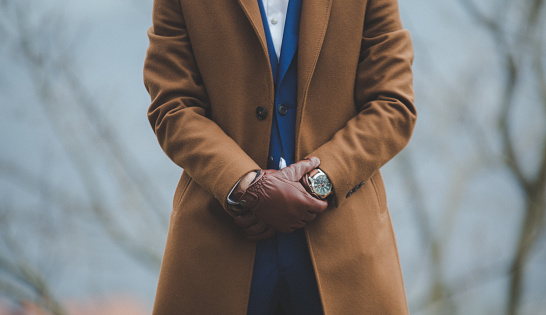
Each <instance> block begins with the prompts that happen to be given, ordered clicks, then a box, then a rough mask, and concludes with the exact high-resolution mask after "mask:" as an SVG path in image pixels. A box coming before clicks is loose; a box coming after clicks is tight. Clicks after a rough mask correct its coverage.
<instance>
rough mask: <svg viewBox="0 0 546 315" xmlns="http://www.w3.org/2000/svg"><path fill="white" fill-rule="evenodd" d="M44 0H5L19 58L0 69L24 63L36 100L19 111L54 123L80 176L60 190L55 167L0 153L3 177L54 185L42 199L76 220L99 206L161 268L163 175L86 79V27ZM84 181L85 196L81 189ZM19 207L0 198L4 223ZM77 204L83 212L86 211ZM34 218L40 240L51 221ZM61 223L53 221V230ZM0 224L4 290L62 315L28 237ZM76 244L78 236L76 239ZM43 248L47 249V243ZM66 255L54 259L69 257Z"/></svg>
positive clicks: (106, 223) (10, 44) (14, 69)
mask: <svg viewBox="0 0 546 315" xmlns="http://www.w3.org/2000/svg"><path fill="white" fill-rule="evenodd" d="M38 2H39V1H35V0H17V1H7V0H1V1H0V42H2V47H3V50H2V51H1V52H0V53H2V54H3V55H4V56H5V57H6V58H10V59H11V60H12V63H11V65H10V68H9V69H10V70H11V71H2V73H1V76H2V79H4V80H6V81H7V80H13V79H12V78H15V79H18V74H19V73H20V72H23V73H24V76H26V77H28V78H29V82H30V86H27V85H24V84H19V85H20V86H24V89H21V91H19V93H25V94H28V93H29V92H28V91H29V90H30V91H34V93H35V95H36V98H37V102H36V103H33V104H32V106H22V107H20V109H19V110H21V111H23V112H24V114H25V115H40V114H41V113H42V114H43V117H41V119H45V120H46V121H47V122H48V123H49V126H50V128H51V129H52V130H53V132H54V136H55V138H56V139H57V140H58V141H59V142H60V144H61V145H62V148H63V149H64V151H65V153H64V154H65V156H66V157H67V159H68V161H69V162H70V164H67V165H64V166H63V167H65V168H72V169H73V170H74V171H75V172H74V173H75V174H76V175H77V177H76V178H74V181H75V182H72V183H66V184H65V185H63V186H64V187H62V188H60V189H59V188H58V186H59V185H58V184H57V183H56V178H55V176H48V175H49V174H46V173H47V172H44V174H41V173H40V172H39V171H37V170H36V168H35V167H33V166H32V165H28V163H25V161H24V160H23V159H21V160H18V161H15V160H13V161H10V160H6V159H5V158H2V157H0V176H1V177H2V179H3V180H7V181H10V182H11V183H15V184H19V185H20V187H22V189H23V190H25V191H26V192H28V194H29V195H34V196H39V195H40V192H43V191H47V192H48V194H47V195H48V196H47V200H45V201H46V203H44V204H43V205H42V206H40V207H46V206H45V204H49V205H52V206H51V207H53V208H55V209H56V210H57V211H59V212H61V213H65V214H66V217H65V218H72V220H73V221H69V222H65V223H68V225H76V220H82V218H83V219H85V218H86V217H88V216H87V215H85V214H88V213H94V215H95V218H96V222H98V223H99V224H100V225H101V226H102V227H103V228H104V230H105V231H106V232H107V235H109V237H110V239H111V240H112V241H114V242H115V243H116V244H117V245H119V248H121V249H122V250H124V251H125V252H126V253H127V254H128V255H130V256H131V257H133V258H134V260H135V261H138V262H139V263H141V264H143V265H144V266H146V267H147V268H150V270H152V271H153V272H158V270H159V266H160V262H161V257H162V254H163V253H162V249H163V246H162V245H163V244H164V238H165V234H166V231H167V228H168V212H165V210H167V209H169V207H168V204H169V202H168V201H166V200H164V199H163V198H162V196H163V194H161V193H158V189H157V187H156V185H155V183H156V182H155V181H152V180H150V177H149V175H148V173H147V171H146V168H144V167H141V165H139V164H138V162H137V159H134V158H133V156H134V155H133V153H132V152H131V150H129V148H127V145H126V144H125V143H124V141H123V140H122V139H120V137H119V135H118V131H117V130H116V128H115V124H114V123H113V122H112V121H111V120H110V117H109V115H107V114H106V113H105V112H104V108H103V107H101V104H100V103H99V101H98V99H97V98H96V97H95V95H94V94H93V93H91V92H90V90H89V88H88V87H87V86H86V84H85V83H84V82H83V78H84V77H83V76H82V75H81V72H79V71H78V62H77V60H76V58H75V53H74V51H75V48H76V47H77V45H78V40H79V39H80V38H82V30H81V29H78V30H74V28H72V27H68V25H67V23H66V22H65V19H64V12H63V11H62V10H59V6H56V5H55V3H50V4H49V5H38ZM57 5H58V3H57ZM8 56H9V57H8ZM3 58H4V57H3ZM4 92H5V91H4ZM30 93H32V92H30ZM4 105H6V104H5V103H4ZM4 109H5V108H4ZM36 129H37V128H36ZM33 132H39V131H38V130H33ZM14 136H15V135H14ZM34 154H39V152H34ZM80 186H81V187H83V193H84V195H83V196H82V195H81V192H80V191H78V189H77V188H76V189H74V187H80ZM112 192H114V193H112ZM18 207H20V205H18V204H10V207H7V206H6V207H4V205H3V209H2V210H3V214H4V217H3V219H2V222H3V223H5V224H9V222H14V221H13V220H12V218H11V217H10V215H13V214H16V213H18V212H20V210H19V209H18ZM74 213H77V214H79V218H77V217H78V215H73V214H74ZM70 214H72V215H70ZM166 214H167V215H166ZM50 215H52V214H50ZM27 224H33V223H27ZM34 224H36V225H35V226H33V227H32V230H33V231H35V233H36V235H34V237H35V238H37V239H39V238H40V237H42V235H40V234H39V231H40V230H44V229H45V228H44V227H43V226H44V225H47V224H49V223H48V222H47V221H41V222H34ZM53 224H55V223H53ZM58 228H59V227H56V226H54V225H51V226H50V227H49V229H50V230H54V229H58ZM62 228H63V227H62ZM2 232H3V233H2V235H0V236H2V239H0V240H2V241H4V243H5V244H9V246H7V245H6V246H1V247H0V274H1V273H4V274H6V275H7V276H6V277H1V278H0V287H1V290H0V291H1V293H0V296H1V295H7V296H8V297H10V298H11V299H13V300H14V301H24V300H31V301H39V302H40V305H41V306H42V307H43V308H44V309H45V310H48V311H50V312H51V313H53V314H63V313H64V311H63V310H62V307H61V306H60V305H61V304H60V303H59V301H57V300H56V299H55V298H54V297H53V294H52V293H51V290H50V288H49V286H48V284H47V277H44V276H43V275H41V272H39V271H38V270H37V269H36V268H34V267H32V266H31V259H29V257H30V256H32V254H29V253H28V251H31V250H30V249H28V248H29V246H28V244H22V243H21V242H23V240H19V239H18V238H17V237H14V236H13V235H9V232H15V231H14V230H13V229H8V228H4V229H2ZM68 233H70V232H68V230H66V231H65V234H64V235H62V236H61V237H63V238H65V239H70V238H71V236H70V235H69V234H68ZM73 246H79V245H78V244H76V242H75V243H74V244H73ZM31 248H32V247H31ZM14 249H18V250H17V251H15V250H14ZM42 254H45V255H46V254H47V249H45V251H44V252H42ZM50 258H51V257H50ZM51 259H54V258H51ZM60 259H61V258H57V261H56V262H55V263H56V264H62V263H63V261H62V260H60ZM21 288H26V289H27V290H21ZM28 289H30V290H28ZM23 293H24V294H23Z"/></svg>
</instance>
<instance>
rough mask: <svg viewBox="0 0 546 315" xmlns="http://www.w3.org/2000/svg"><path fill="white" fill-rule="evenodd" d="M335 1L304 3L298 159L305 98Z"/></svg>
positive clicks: (300, 63)
mask: <svg viewBox="0 0 546 315" xmlns="http://www.w3.org/2000/svg"><path fill="white" fill-rule="evenodd" d="M333 1H334V0H314V1H303V4H302V10H301V21H300V33H299V43H298V110H297V117H296V158H298V156H297V155H298V154H299V152H298V151H299V150H298V142H299V139H298V138H299V129H300V124H301V117H302V112H303V109H304V107H305V96H306V95H307V90H308V89H309V84H310V82H311V77H312V76H313V72H314V71H315V67H316V65H317V60H318V57H319V55H320V51H321V49H322V43H323V42H324V36H325V35H326V28H327V26H328V20H329V19H330V11H331V9H332V2H333Z"/></svg>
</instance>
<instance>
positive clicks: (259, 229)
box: [245, 221, 270, 236]
mask: <svg viewBox="0 0 546 315" xmlns="http://www.w3.org/2000/svg"><path fill="white" fill-rule="evenodd" d="M269 228H270V226H269V225H268V224H265V223H264V222H263V221H258V222H257V223H256V224H253V225H251V226H249V227H247V228H246V229H245V233H246V235H247V236H253V235H260V234H262V233H263V232H264V231H266V230H267V229H269Z"/></svg>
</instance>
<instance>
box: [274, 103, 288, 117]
mask: <svg viewBox="0 0 546 315" xmlns="http://www.w3.org/2000/svg"><path fill="white" fill-rule="evenodd" d="M277 111H278V112H279V114H281V115H283V116H284V115H286V113H287V112H288V108H287V107H286V105H284V104H281V105H279V107H277Z"/></svg>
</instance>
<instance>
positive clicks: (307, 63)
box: [237, 0, 333, 103]
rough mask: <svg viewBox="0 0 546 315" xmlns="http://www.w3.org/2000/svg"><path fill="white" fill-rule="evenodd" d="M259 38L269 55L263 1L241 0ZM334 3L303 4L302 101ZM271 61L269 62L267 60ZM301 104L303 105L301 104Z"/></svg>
mask: <svg viewBox="0 0 546 315" xmlns="http://www.w3.org/2000/svg"><path fill="white" fill-rule="evenodd" d="M237 1H238V2H239V5H240V6H241V8H242V9H243V11H244V12H245V14H246V16H247V18H248V20H249V21H250V23H251V25H252V27H253V28H254V31H255V33H256V35H257V36H258V38H259V40H260V42H261V44H262V48H263V51H264V53H265V54H267V53H268V52H267V39H266V36H265V31H264V28H263V25H262V17H261V15H260V7H259V5H258V1H261V0H237ZM332 2H333V0H313V1H306V0H303V4H302V12H301V20H300V30H299V43H298V51H299V52H298V100H299V101H301V100H302V98H301V97H303V96H304V95H305V94H306V90H307V88H308V87H309V82H310V80H311V76H312V73H313V72H314V70H315V66H316V64H317V60H318V56H319V54H320V50H321V47H322V43H323V41H324V35H325V34H326V27H327V26H328V20H329V18H330V10H331V8H332ZM267 60H269V59H267ZM298 103H300V102H298Z"/></svg>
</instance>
